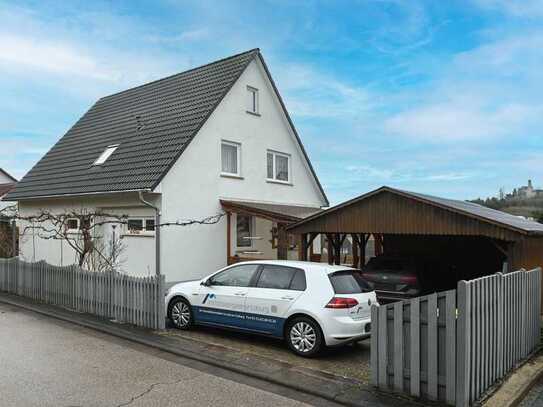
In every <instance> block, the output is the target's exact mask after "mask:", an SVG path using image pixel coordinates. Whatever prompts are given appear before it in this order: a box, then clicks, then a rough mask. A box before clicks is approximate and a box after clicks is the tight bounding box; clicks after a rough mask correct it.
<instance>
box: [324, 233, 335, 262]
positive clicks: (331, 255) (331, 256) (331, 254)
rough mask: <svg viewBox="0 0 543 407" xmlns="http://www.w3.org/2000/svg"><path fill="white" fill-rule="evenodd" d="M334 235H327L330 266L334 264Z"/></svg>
mask: <svg viewBox="0 0 543 407" xmlns="http://www.w3.org/2000/svg"><path fill="white" fill-rule="evenodd" d="M333 240H334V235H332V234H330V233H327V234H326V243H327V247H326V250H327V251H328V264H330V265H331V264H334V242H333Z"/></svg>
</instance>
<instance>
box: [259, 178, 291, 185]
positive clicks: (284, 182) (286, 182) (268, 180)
mask: <svg viewBox="0 0 543 407" xmlns="http://www.w3.org/2000/svg"><path fill="white" fill-rule="evenodd" d="M266 182H268V183H270V184H279V185H288V186H291V187H292V186H294V184H293V183H292V182H288V181H277V180H276V179H269V178H267V179H266Z"/></svg>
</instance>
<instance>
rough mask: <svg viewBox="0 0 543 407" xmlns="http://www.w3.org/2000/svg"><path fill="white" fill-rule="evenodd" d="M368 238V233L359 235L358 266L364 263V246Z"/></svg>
mask: <svg viewBox="0 0 543 407" xmlns="http://www.w3.org/2000/svg"><path fill="white" fill-rule="evenodd" d="M369 238H370V235H369V233H368V234H365V233H362V235H360V268H362V267H364V266H365V265H366V246H367V245H368V240H369Z"/></svg>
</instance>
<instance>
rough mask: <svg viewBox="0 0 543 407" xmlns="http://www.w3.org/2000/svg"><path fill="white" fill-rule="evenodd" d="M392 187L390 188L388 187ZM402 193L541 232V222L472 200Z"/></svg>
mask: <svg viewBox="0 0 543 407" xmlns="http://www.w3.org/2000/svg"><path fill="white" fill-rule="evenodd" d="M390 189H392V188H390ZM398 191H400V192H403V193H404V194H408V195H411V196H413V197H417V198H419V199H421V200H426V201H429V202H432V203H434V204H438V205H440V206H443V207H448V208H450V209H454V210H456V211H457V212H462V213H465V214H471V215H473V216H475V217H478V218H481V219H483V220H489V221H492V222H495V223H498V224H501V225H503V226H506V227H511V228H515V229H518V230H521V231H524V232H529V233H543V224H541V223H538V222H535V221H532V220H528V219H526V218H523V217H520V216H515V215H511V214H510V213H507V212H502V211H498V210H496V209H491V208H487V207H486V206H483V205H479V204H476V203H474V202H468V201H459V200H455V199H447V198H440V197H436V196H432V195H426V194H419V193H417V192H410V191H401V190H398Z"/></svg>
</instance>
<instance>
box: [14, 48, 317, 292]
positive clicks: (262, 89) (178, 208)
mask: <svg viewBox="0 0 543 407" xmlns="http://www.w3.org/2000/svg"><path fill="white" fill-rule="evenodd" d="M255 90H257V95H258V96H257V98H258V99H257V101H256V102H255V101H254V99H251V100H250V101H248V97H251V98H254V96H253V95H254V91H255ZM255 103H257V105H256V106H255ZM255 108H256V110H257V111H258V114H254V113H249V112H248V110H254V109H255ZM222 141H228V142H232V143H235V144H236V145H237V146H239V154H238V163H237V164H238V169H239V171H238V172H239V175H238V176H235V177H234V176H224V175H221V170H222V165H221V142H222ZM268 151H273V152H277V153H282V154H283V155H286V156H288V157H289V171H288V173H289V180H288V182H282V183H278V182H275V181H270V180H268V179H267V175H268V174H267V152H268ZM154 192H155V194H146V199H152V200H153V203H154V204H157V205H159V206H160V208H161V214H162V222H163V223H164V222H176V221H183V220H189V219H202V218H206V217H209V216H211V215H216V214H219V213H221V212H222V208H221V205H220V202H219V200H220V199H227V200H240V201H246V202H247V201H249V202H257V203H272V204H288V205H293V206H298V205H299V206H304V207H314V208H320V207H322V206H325V205H326V198H325V197H324V196H323V194H322V192H321V190H320V189H319V187H318V184H317V182H316V180H315V179H314V177H313V175H312V173H311V171H310V169H309V163H308V162H307V161H306V159H305V157H304V154H303V153H302V150H301V147H300V145H299V144H298V142H297V140H296V137H295V135H294V133H293V130H292V128H291V127H290V125H289V122H288V120H287V118H286V116H285V114H284V112H283V111H282V108H281V105H280V102H279V99H278V97H277V95H276V94H275V92H274V90H273V87H272V85H271V83H270V82H269V80H268V78H267V75H266V73H265V70H264V67H263V66H262V64H261V62H260V60H259V58H255V59H254V60H253V61H252V62H251V63H250V64H249V66H248V67H247V69H246V70H245V71H244V72H243V74H242V75H241V77H240V78H239V79H238V81H237V82H236V83H235V84H234V86H233V87H232V88H231V89H230V91H229V92H228V94H227V95H226V96H225V97H224V99H223V100H222V102H221V103H220V104H219V106H218V107H217V108H216V110H215V111H214V112H213V113H212V114H211V116H210V117H209V119H208V120H207V121H206V123H205V124H204V125H203V127H202V128H201V129H200V131H199V132H198V134H197V135H196V136H195V137H194V139H193V140H192V141H191V143H190V144H189V145H188V147H187V148H186V150H185V151H184V152H183V154H182V155H181V157H180V159H179V160H178V161H177V162H176V163H175V164H174V165H173V167H172V168H171V169H170V171H169V172H168V173H167V174H166V175H165V177H164V178H163V179H162V181H161V183H160V184H159V186H158V187H157V189H156V191H154ZM20 207H21V212H22V213H27V214H28V213H35V212H36V211H39V210H40V209H47V210H50V211H63V210H66V209H67V208H79V209H81V208H87V209H88V210H94V211H101V212H108V213H111V212H113V211H114V212H115V213H118V214H123V215H128V216H131V217H149V218H152V217H153V216H154V213H153V210H152V209H150V208H146V207H144V206H143V205H142V204H141V203H140V202H139V200H138V197H137V194H136V193H121V194H109V195H103V196H100V195H96V196H79V197H74V198H62V199H60V198H59V199H51V200H36V201H34V200H28V201H20ZM231 221H232V230H231V233H232V236H231V243H232V244H231V248H230V250H231V253H232V254H236V253H243V252H244V251H246V250H248V249H247V248H238V247H236V240H237V239H236V235H235V234H236V230H235V229H236V215H235V214H233V215H232V218H231ZM226 222H227V221H226V217H223V218H222V219H221V220H220V221H219V222H218V223H216V224H213V225H192V226H186V227H179V226H165V227H163V228H161V254H160V255H161V268H162V273H164V274H165V275H166V280H167V281H168V282H173V281H185V280H191V279H197V278H200V277H202V276H205V275H207V274H210V273H211V272H213V271H214V270H216V269H218V268H220V267H223V266H225V265H226V261H227V227H226ZM272 227H273V224H272V222H271V221H267V220H263V219H260V218H255V219H254V230H253V231H252V233H253V234H255V235H256V236H254V237H255V239H251V242H252V247H251V248H250V250H251V251H254V252H256V253H257V254H253V256H251V257H253V258H262V259H270V258H276V250H275V249H272V245H271V242H270V239H271V232H270V231H271V229H272ZM111 231H112V228H111V226H110V225H107V226H104V227H102V230H101V233H102V234H101V236H103V238H104V239H110V236H111ZM117 233H118V231H117ZM122 239H123V242H124V243H125V244H124V245H125V246H126V253H125V257H126V261H125V262H124V264H123V270H124V271H125V272H128V273H130V274H135V275H150V274H152V273H154V264H155V257H154V253H155V242H154V235H153V234H151V233H150V234H140V235H137V236H134V235H130V234H124V235H123V237H122ZM66 246H67V244H66V242H61V241H44V240H43V239H39V241H38V242H37V241H36V237H35V236H34V237H32V236H29V235H28V234H27V235H25V236H24V237H23V238H22V241H21V256H22V257H23V258H25V259H28V260H36V261H37V260H46V261H48V262H49V263H53V264H71V263H73V259H74V253H73V252H70V248H69V247H66ZM296 256H297V254H296V253H289V257H292V258H294V257H296Z"/></svg>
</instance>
